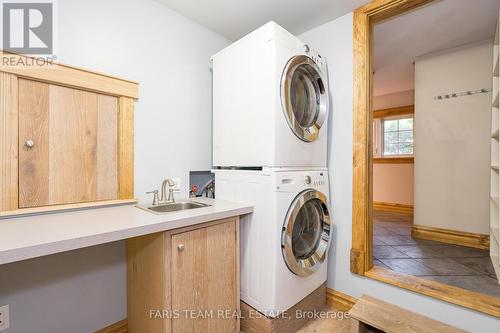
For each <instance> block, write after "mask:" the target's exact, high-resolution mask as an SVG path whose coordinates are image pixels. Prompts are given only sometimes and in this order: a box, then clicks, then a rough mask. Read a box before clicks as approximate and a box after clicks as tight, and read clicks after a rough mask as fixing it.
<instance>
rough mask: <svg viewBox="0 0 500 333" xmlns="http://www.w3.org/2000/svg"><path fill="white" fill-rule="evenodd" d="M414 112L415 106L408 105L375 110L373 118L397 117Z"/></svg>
mask: <svg viewBox="0 0 500 333" xmlns="http://www.w3.org/2000/svg"><path fill="white" fill-rule="evenodd" d="M414 113H415V106H413V105H408V106H401V107H397V108H390V109H380V110H375V111H373V118H386V117H396V116H403V115H406V114H414Z"/></svg>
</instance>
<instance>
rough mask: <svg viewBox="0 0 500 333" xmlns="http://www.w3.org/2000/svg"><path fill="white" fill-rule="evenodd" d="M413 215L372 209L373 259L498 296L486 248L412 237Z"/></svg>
mask: <svg viewBox="0 0 500 333" xmlns="http://www.w3.org/2000/svg"><path fill="white" fill-rule="evenodd" d="M412 223H413V221H412V216H411V215H408V214H403V213H394V212H384V211H374V212H373V263H374V265H376V266H382V267H384V268H388V269H391V270H394V271H397V272H400V273H404V274H409V275H414V276H419V277H422V278H425V279H429V280H434V281H438V282H442V283H446V284H449V285H453V286H457V287H460V288H464V289H468V290H471V291H476V292H480V293H484V294H488V295H491V296H496V297H500V285H499V284H498V282H497V278H496V276H495V272H494V270H493V266H492V264H491V261H490V257H489V251H487V250H479V249H473V248H468V247H464V246H457V245H450V244H444V243H439V242H434V241H427V240H418V239H413V238H412V237H411V225H412Z"/></svg>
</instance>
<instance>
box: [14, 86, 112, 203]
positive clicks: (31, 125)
mask: <svg viewBox="0 0 500 333" xmlns="http://www.w3.org/2000/svg"><path fill="white" fill-rule="evenodd" d="M27 140H31V141H32V142H33V144H34V145H33V146H32V147H31V148H28V147H27V146H26V144H25V143H26V141H27ZM117 145H118V98H116V97H113V96H107V95H99V94H96V93H93V92H88V91H83V90H78V89H72V88H66V87H61V86H57V85H50V84H46V83H40V82H36V81H32V80H24V79H20V80H19V207H20V208H27V207H38V206H46V205H57V204H66V203H78V202H90V201H98V200H112V199H117V197H118V171H117V170H118V167H117V165H118V164H117V151H118V147H117Z"/></svg>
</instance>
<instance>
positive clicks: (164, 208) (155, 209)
mask: <svg viewBox="0 0 500 333" xmlns="http://www.w3.org/2000/svg"><path fill="white" fill-rule="evenodd" d="M209 206H211V205H209V204H204V203H201V202H196V201H180V202H170V203H166V204H159V205H156V206H149V207H140V208H142V209H145V210H147V211H150V212H152V213H155V214H165V213H171V212H177V211H180V210H187V209H195V208H203V207H209Z"/></svg>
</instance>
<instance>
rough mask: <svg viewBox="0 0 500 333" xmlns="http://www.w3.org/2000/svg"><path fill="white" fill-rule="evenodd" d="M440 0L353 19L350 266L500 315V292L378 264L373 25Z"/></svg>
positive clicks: (385, 2) (400, 3) (412, 0)
mask: <svg viewBox="0 0 500 333" xmlns="http://www.w3.org/2000/svg"><path fill="white" fill-rule="evenodd" d="M433 1H434V0H373V1H372V2H370V3H368V4H367V5H365V6H363V7H360V8H358V9H357V10H355V12H354V21H353V29H354V35H353V39H354V41H353V43H354V50H353V58H354V61H353V69H354V71H353V75H354V80H353V82H354V84H353V88H354V92H353V99H354V105H353V107H354V115H353V122H354V124H353V126H354V127H353V189H352V191H353V194H352V195H353V197H352V247H351V253H350V265H351V267H350V269H351V272H352V273H354V274H358V275H362V276H366V277H369V278H372V279H375V280H378V281H381V282H384V283H388V284H391V285H394V286H397V287H400V288H403V289H406V290H410V291H413V292H417V293H420V294H424V295H427V296H431V297H434V298H437V299H440V300H444V301H447V302H450V303H453V304H457V305H461V306H463V307H466V308H469V309H473V310H476V311H479V312H483V313H486V314H489V315H492V316H495V317H499V318H500V298H496V297H493V296H488V295H485V294H481V293H477V292H472V291H469V290H465V289H462V288H458V287H453V286H450V285H447V284H443V283H439V282H434V281H430V280H425V279H422V278H418V277H415V276H411V275H406V274H402V273H398V272H394V271H392V270H388V269H385V268H382V267H374V266H373V262H372V250H373V229H372V228H373V227H372V210H373V161H372V140H373V139H372V127H373V126H372V122H373V114H372V113H373V112H372V97H373V75H372V73H373V27H374V25H375V24H376V23H379V22H381V21H382V20H385V19H388V18H390V17H394V16H397V15H400V14H402V13H405V12H408V11H410V10H412V9H415V8H417V7H420V6H423V5H426V4H429V3H431V2H433Z"/></svg>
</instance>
